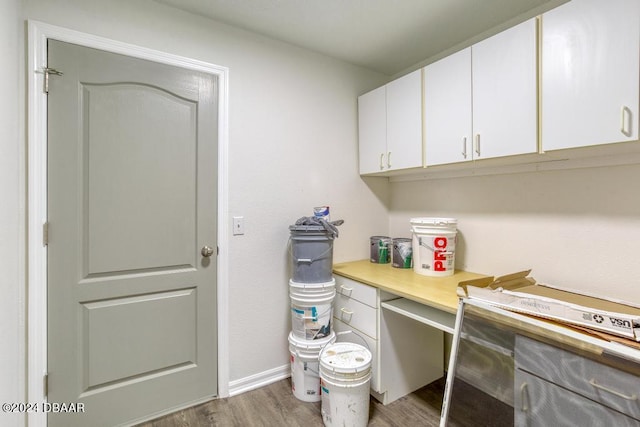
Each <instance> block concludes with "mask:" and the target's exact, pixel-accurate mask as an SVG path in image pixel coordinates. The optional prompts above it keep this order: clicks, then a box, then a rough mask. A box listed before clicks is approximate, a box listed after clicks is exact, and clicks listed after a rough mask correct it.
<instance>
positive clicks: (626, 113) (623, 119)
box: [620, 105, 631, 137]
mask: <svg viewBox="0 0 640 427" xmlns="http://www.w3.org/2000/svg"><path fill="white" fill-rule="evenodd" d="M627 117H628V118H629V120H627ZM620 132H622V134H623V135H625V136H629V137H630V136H631V109H630V108H629V107H627V106H625V105H623V106H622V109H621V110H620Z"/></svg>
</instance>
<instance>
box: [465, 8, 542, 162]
mask: <svg viewBox="0 0 640 427" xmlns="http://www.w3.org/2000/svg"><path fill="white" fill-rule="evenodd" d="M536 29H537V21H536V19H531V20H529V21H526V22H523V23H521V24H519V25H516V26H515V27H512V28H509V29H508V30H505V31H503V32H501V33H499V34H497V35H495V36H493V37H490V38H488V39H486V40H483V41H481V42H479V43H477V44H475V45H473V47H472V59H471V63H472V66H471V69H472V85H473V132H474V135H473V138H474V141H473V144H474V146H473V156H474V159H485V158H492V157H502V156H510V155H515V154H527V153H535V152H537V150H538V121H537V117H538V103H537V99H538V93H537V77H538V72H537V70H538V67H537V49H536V47H537V31H536Z"/></svg>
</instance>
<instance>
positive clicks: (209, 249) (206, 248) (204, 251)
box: [200, 246, 213, 258]
mask: <svg viewBox="0 0 640 427" xmlns="http://www.w3.org/2000/svg"><path fill="white" fill-rule="evenodd" d="M200 253H201V254H202V256H203V257H207V258H209V257H210V256H211V255H213V248H212V247H209V246H203V247H202V250H201V251H200Z"/></svg>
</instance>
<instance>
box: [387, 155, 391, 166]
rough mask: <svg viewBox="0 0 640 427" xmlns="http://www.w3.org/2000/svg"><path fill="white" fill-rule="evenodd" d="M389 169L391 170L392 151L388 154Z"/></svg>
mask: <svg viewBox="0 0 640 427" xmlns="http://www.w3.org/2000/svg"><path fill="white" fill-rule="evenodd" d="M387 167H388V168H389V169H391V151H389V152H388V153H387Z"/></svg>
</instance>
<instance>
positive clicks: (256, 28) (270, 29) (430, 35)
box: [156, 0, 564, 76]
mask: <svg viewBox="0 0 640 427" xmlns="http://www.w3.org/2000/svg"><path fill="white" fill-rule="evenodd" d="M156 1H158V2H160V3H164V4H166V5H169V6H172V7H175V8H178V9H181V10H184V11H187V12H191V13H194V14H197V15H200V16H206V17H209V18H211V19H214V20H216V21H220V22H224V23H226V24H230V25H233V26H236V27H240V28H243V29H245V30H249V31H252V32H255V33H258V34H262V35H264V36H268V37H271V38H274V39H277V40H281V41H284V42H287V43H291V44H294V45H297V46H300V47H303V48H306V49H310V50H312V51H315V52H319V53H322V54H325V55H329V56H331V57H334V58H338V59H341V60H344V61H347V62H350V63H352V64H355V65H359V66H362V67H365V68H368V69H371V70H374V71H377V72H380V73H383V74H387V75H390V76H391V75H394V74H397V73H400V72H402V71H403V70H407V69H409V68H410V67H412V66H414V65H416V64H418V63H420V62H424V61H425V60H427V59H428V58H431V57H434V56H436V55H438V54H439V53H441V52H444V51H446V50H447V49H450V48H452V47H454V46H457V45H460V44H463V43H465V42H469V41H470V40H472V39H473V38H474V37H476V36H478V35H479V34H483V33H487V32H490V31H491V29H495V28H497V27H499V26H500V25H501V24H504V23H505V22H507V21H512V22H511V23H512V24H513V23H516V22H517V21H521V20H524V19H526V18H529V17H532V16H535V15H536V14H538V13H541V12H542V11H544V10H546V9H549V8H551V7H552V6H555V5H557V4H559V3H562V2H563V1H564V0H156ZM494 32H495V31H494Z"/></svg>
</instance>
